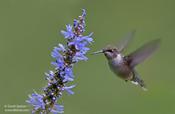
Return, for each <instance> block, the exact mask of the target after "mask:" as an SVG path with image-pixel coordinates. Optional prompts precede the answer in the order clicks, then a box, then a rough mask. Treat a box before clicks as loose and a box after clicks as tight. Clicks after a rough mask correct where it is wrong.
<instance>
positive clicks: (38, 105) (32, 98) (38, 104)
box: [26, 92, 45, 110]
mask: <svg viewBox="0 0 175 114" xmlns="http://www.w3.org/2000/svg"><path fill="white" fill-rule="evenodd" d="M26 102H27V103H29V104H31V105H32V106H34V110H38V109H42V110H44V109H45V103H44V102H43V96H42V95H40V94H38V93H36V92H35V93H33V94H32V95H29V99H28V100H27V101H26Z"/></svg>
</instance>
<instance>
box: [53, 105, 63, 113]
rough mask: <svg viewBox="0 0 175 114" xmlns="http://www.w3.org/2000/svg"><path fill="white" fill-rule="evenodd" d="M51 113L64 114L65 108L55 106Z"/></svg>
mask: <svg viewBox="0 0 175 114" xmlns="http://www.w3.org/2000/svg"><path fill="white" fill-rule="evenodd" d="M51 112H52V113H53V114H58V113H60V114H62V113H64V106H63V105H59V104H55V105H54V107H53V109H52V110H51Z"/></svg>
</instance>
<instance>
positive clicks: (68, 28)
mask: <svg viewBox="0 0 175 114" xmlns="http://www.w3.org/2000/svg"><path fill="white" fill-rule="evenodd" d="M61 34H63V36H64V37H65V38H66V39H71V38H73V37H74V33H73V30H72V26H71V25H66V31H64V30H62V31H61Z"/></svg>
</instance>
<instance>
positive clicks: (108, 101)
mask: <svg viewBox="0 0 175 114" xmlns="http://www.w3.org/2000/svg"><path fill="white" fill-rule="evenodd" d="M82 8H85V9H86V10H87V18H86V24H87V29H86V33H85V34H88V33H89V32H94V35H93V37H94V41H95V42H94V43H93V45H91V51H90V52H89V53H88V55H87V56H88V57H89V60H88V61H87V62H80V63H78V64H77V65H76V66H75V67H74V74H75V76H76V81H75V82H74V83H76V84H77V86H76V88H75V89H74V91H75V94H74V95H73V96H68V95H66V93H65V94H64V96H63V100H62V101H63V102H64V103H63V104H64V106H65V114H175V88H174V86H175V82H174V80H175V75H174V74H175V69H174V68H175V67H174V63H175V60H174V59H175V52H174V49H175V45H174V41H175V1H174V0H0V90H1V95H0V114H11V112H5V111H4V105H8V104H10V105H12V104H14V105H16V104H22V105H27V104H26V103H25V100H26V99H28V94H31V93H32V92H33V89H34V90H36V91H38V92H41V91H40V88H42V87H43V86H44V85H45V84H46V81H45V80H44V72H47V71H48V70H49V69H52V68H53V67H51V65H50V62H51V60H52V58H51V56H50V53H51V51H52V49H53V47H54V46H56V45H57V44H58V43H64V38H63V36H62V35H60V32H59V31H60V30H62V29H65V25H66V24H68V23H72V22H73V19H74V18H76V17H77V16H79V15H80V14H81V9H82ZM133 29H136V31H137V32H136V36H135V39H134V41H133V42H132V44H131V46H130V47H129V49H128V51H127V53H129V52H131V51H133V50H135V49H136V48H138V47H139V46H141V45H143V44H144V43H146V42H148V41H150V40H152V39H156V38H161V39H162V43H161V46H160V49H159V50H158V51H157V52H156V53H155V54H154V56H152V57H151V58H150V59H149V60H146V61H145V62H144V63H143V64H140V65H139V66H138V67H137V70H138V72H139V73H140V75H141V77H142V78H143V79H144V80H145V83H146V84H147V87H148V90H149V91H147V92H144V91H143V90H142V89H141V88H140V87H137V86H135V85H132V84H131V83H125V82H124V81H123V80H121V79H119V78H117V77H116V76H115V75H114V74H113V73H112V72H111V71H110V70H109V68H108V66H107V61H106V59H105V57H104V56H102V55H101V56H92V55H90V53H91V52H93V51H96V50H99V49H101V48H102V47H104V46H105V45H107V44H109V43H112V42H117V41H119V39H121V38H122V36H123V35H125V34H126V33H127V32H128V31H131V30H133ZM28 108H29V107H28ZM20 113H21V114H28V113H30V112H13V114H20Z"/></svg>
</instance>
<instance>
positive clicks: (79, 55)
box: [73, 52, 88, 62]
mask: <svg viewBox="0 0 175 114" xmlns="http://www.w3.org/2000/svg"><path fill="white" fill-rule="evenodd" d="M79 60H81V61H87V60H88V58H87V57H86V56H85V55H84V54H83V53H81V52H77V53H76V54H75V56H74V57H73V61H75V62H78V61H79Z"/></svg>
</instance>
